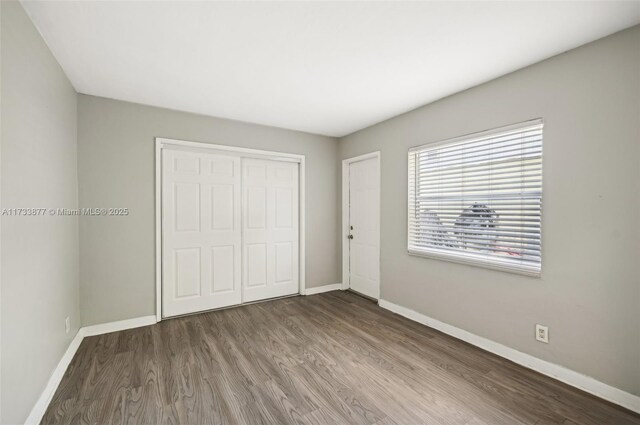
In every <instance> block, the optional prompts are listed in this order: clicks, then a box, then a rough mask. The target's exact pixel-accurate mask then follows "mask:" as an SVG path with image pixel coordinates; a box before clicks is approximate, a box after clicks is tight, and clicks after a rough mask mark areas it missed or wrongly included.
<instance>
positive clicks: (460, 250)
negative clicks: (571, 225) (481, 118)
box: [408, 120, 543, 275]
mask: <svg viewBox="0 0 640 425" xmlns="http://www.w3.org/2000/svg"><path fill="white" fill-rule="evenodd" d="M542 127H543V124H542V121H541V120H535V121H529V122H526V123H521V124H517V125H513V126H509V127H503V128H499V129H495V130H491V131H487V132H483V133H477V134H473V135H470V136H464V137H460V138H456V139H453V140H448V141H444V142H440V143H432V144H428V145H423V146H419V147H416V148H412V149H410V150H409V210H408V211H409V217H408V219H409V220H408V249H409V253H410V254H415V255H422V256H427V257H434V258H440V259H446V260H452V261H458V262H463V263H470V264H476V265H482V266H486V267H492V268H498V269H501V270H506V271H513V272H518V273H524V274H530V275H540V271H541V264H542V261H541V212H542Z"/></svg>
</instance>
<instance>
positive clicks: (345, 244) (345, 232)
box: [342, 151, 382, 298]
mask: <svg viewBox="0 0 640 425" xmlns="http://www.w3.org/2000/svg"><path fill="white" fill-rule="evenodd" d="M381 156H382V155H381V154H380V151H375V152H369V153H365V154H362V155H358V156H354V157H353V158H347V159H343V160H342V290H346V289H349V287H350V284H349V239H348V236H349V186H350V184H351V181H350V180H351V178H350V175H349V167H350V166H351V164H352V163H354V162H360V161H364V160H367V159H372V158H375V159H377V162H378V200H379V202H380V203H379V204H378V210H379V211H380V205H382V197H381V192H382V189H381V183H382V170H381V169H380V162H381ZM378 220H379V221H378V230H379V231H378V258H380V230H381V229H380V222H381V221H382V217H381V214H378ZM378 264H379V265H380V261H378ZM378 272H380V270H378ZM378 276H380V273H378ZM381 286H382V285H381V282H380V278H379V279H378V298H380V290H381Z"/></svg>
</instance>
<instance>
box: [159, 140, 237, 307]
mask: <svg viewBox="0 0 640 425" xmlns="http://www.w3.org/2000/svg"><path fill="white" fill-rule="evenodd" d="M240 190H241V185H240V158H239V157H234V156H226V155H220V154H213V153H203V152H192V151H180V150H167V149H164V150H163V151H162V315H163V317H169V316H176V315H180V314H186V313H193V312H197V311H203V310H210V309H214V308H219V307H225V306H229V305H233V304H239V303H240V302H241V285H240V277H241V258H240V255H241V232H240V218H241V215H240V206H241V204H240V200H241V199H240V195H241V193H240Z"/></svg>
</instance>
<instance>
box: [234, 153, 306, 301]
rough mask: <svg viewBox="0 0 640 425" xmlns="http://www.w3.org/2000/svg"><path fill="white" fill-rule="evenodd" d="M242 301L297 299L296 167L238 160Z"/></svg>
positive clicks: (272, 162)
mask: <svg viewBox="0 0 640 425" xmlns="http://www.w3.org/2000/svg"><path fill="white" fill-rule="evenodd" d="M242 202H243V209H242V239H243V240H242V246H243V248H242V249H243V260H242V264H243V265H242V301H243V302H249V301H255V300H260V299H265V298H273V297H280V296H284V295H291V294H296V293H298V280H299V279H298V209H299V205H298V164H297V163H292V162H282V161H271V160H259V159H244V158H243V159H242Z"/></svg>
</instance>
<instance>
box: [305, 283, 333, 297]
mask: <svg viewBox="0 0 640 425" xmlns="http://www.w3.org/2000/svg"><path fill="white" fill-rule="evenodd" d="M339 290H342V283H332V284H331V285H324V286H316V287H315V288H307V289H306V291H305V295H315V294H321V293H323V292H329V291H339Z"/></svg>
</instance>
